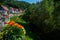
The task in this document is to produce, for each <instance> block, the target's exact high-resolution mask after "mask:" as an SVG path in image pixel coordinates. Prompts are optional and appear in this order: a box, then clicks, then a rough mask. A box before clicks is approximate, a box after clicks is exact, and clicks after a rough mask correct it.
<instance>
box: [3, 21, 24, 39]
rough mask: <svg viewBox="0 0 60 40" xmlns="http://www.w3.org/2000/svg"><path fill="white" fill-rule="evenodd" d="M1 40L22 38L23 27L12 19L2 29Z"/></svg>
mask: <svg viewBox="0 0 60 40" xmlns="http://www.w3.org/2000/svg"><path fill="white" fill-rule="evenodd" d="M2 32H3V38H2V39H3V40H22V39H24V38H23V37H25V29H24V27H23V26H22V25H19V24H18V23H15V22H14V21H11V22H8V24H6V25H5V27H4V28H3V30H2Z"/></svg>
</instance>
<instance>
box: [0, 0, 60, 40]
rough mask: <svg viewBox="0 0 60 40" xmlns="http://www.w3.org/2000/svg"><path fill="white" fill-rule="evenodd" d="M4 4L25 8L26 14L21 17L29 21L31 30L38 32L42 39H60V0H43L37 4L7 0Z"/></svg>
mask: <svg viewBox="0 0 60 40" xmlns="http://www.w3.org/2000/svg"><path fill="white" fill-rule="evenodd" d="M0 2H1V3H2V2H3V0H2V1H0ZM2 5H6V6H7V7H9V5H12V6H13V7H17V8H22V9H24V10H25V14H24V15H22V16H21V18H22V19H23V20H25V21H26V22H28V25H29V28H30V29H29V31H32V32H34V33H35V34H37V35H38V36H39V37H40V38H41V39H42V40H52V39H53V40H58V39H60V38H59V37H60V14H59V13H60V0H42V1H41V2H37V3H36V4H34V3H32V4H30V3H28V2H24V1H16V0H15V1H14V0H6V1H4V2H3V3H2ZM38 40H40V39H38Z"/></svg>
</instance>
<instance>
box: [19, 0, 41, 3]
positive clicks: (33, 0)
mask: <svg viewBox="0 0 60 40" xmlns="http://www.w3.org/2000/svg"><path fill="white" fill-rule="evenodd" d="M19 1H26V2H29V3H36V2H40V1H41V0H19Z"/></svg>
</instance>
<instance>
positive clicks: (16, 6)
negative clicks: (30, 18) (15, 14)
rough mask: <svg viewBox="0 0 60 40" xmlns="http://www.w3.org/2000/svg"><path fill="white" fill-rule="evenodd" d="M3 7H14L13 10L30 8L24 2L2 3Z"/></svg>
mask: <svg viewBox="0 0 60 40" xmlns="http://www.w3.org/2000/svg"><path fill="white" fill-rule="evenodd" d="M3 5H5V6H7V7H15V8H21V9H26V8H28V7H29V6H30V4H29V3H28V2H24V1H13V2H4V3H3Z"/></svg>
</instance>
